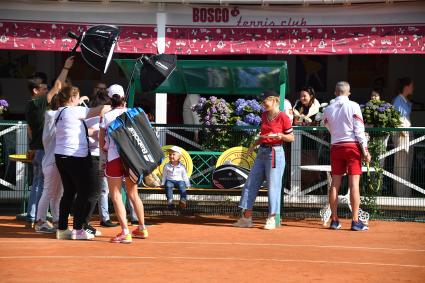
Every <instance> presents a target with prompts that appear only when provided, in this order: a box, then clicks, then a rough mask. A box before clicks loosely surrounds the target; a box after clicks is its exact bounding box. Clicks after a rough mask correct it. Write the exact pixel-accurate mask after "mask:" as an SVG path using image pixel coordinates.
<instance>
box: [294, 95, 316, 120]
mask: <svg viewBox="0 0 425 283" xmlns="http://www.w3.org/2000/svg"><path fill="white" fill-rule="evenodd" d="M293 111H294V125H296V126H308V125H310V124H311V123H312V122H313V121H314V118H315V116H316V114H317V113H319V111H320V103H319V101H318V100H317V99H316V94H315V92H314V89H313V88H312V87H301V89H300V99H299V100H297V101H296V102H295V104H294V109H293Z"/></svg>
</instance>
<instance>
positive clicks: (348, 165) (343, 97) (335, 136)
mask: <svg viewBox="0 0 425 283" xmlns="http://www.w3.org/2000/svg"><path fill="white" fill-rule="evenodd" d="M349 95H350V85H349V84H348V83H347V82H338V83H337V84H336V86H335V96H336V98H335V102H334V103H332V104H331V105H329V106H328V107H326V109H325V110H324V113H323V121H324V123H325V126H326V128H328V130H329V132H330V134H331V144H332V146H331V167H332V184H331V189H330V192H329V204H330V206H331V210H332V216H331V218H332V221H331V226H330V228H331V229H334V230H338V229H340V228H341V224H340V223H339V220H338V215H337V208H338V192H339V188H340V186H341V180H342V177H343V176H344V175H345V174H347V175H348V184H349V187H350V200H351V207H352V213H353V215H352V222H351V230H354V231H362V230H368V227H367V225H365V224H364V223H363V222H361V221H360V220H359V218H358V214H359V207H360V188H359V183H360V175H361V174H362V158H363V159H364V160H365V161H366V162H370V154H369V152H368V150H367V139H366V135H365V131H364V130H365V128H364V123H363V117H362V112H361V110H360V106H359V104H357V103H356V102H354V101H351V100H350V99H349V98H348V96H349Z"/></svg>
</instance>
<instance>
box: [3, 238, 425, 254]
mask: <svg viewBox="0 0 425 283" xmlns="http://www.w3.org/2000/svg"><path fill="white" fill-rule="evenodd" d="M52 242H56V243H61V244H62V243H76V242H75V241H63V240H61V241H60V242H59V241H57V240H55V239H51V240H45V239H41V240H26V241H15V240H12V241H1V240H0V244H10V243H18V244H34V243H52ZM92 243H102V244H103V243H104V242H103V241H102V242H101V241H92ZM143 244H144V245H145V244H151V245H156V244H158V245H175V244H178V245H205V246H213V245H217V246H260V247H287V248H317V249H350V250H372V251H379V250H381V251H401V252H419V253H422V252H425V249H407V248H386V247H362V246H335V245H302V244H280V243H274V244H273V243H240V242H189V241H143Z"/></svg>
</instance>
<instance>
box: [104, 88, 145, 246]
mask: <svg viewBox="0 0 425 283" xmlns="http://www.w3.org/2000/svg"><path fill="white" fill-rule="evenodd" d="M108 96H109V97H110V98H111V101H112V110H111V111H110V112H108V113H105V115H104V116H103V117H102V121H101V123H100V132H99V146H100V148H101V150H102V149H103V150H105V151H107V156H108V158H107V162H106V168H105V175H106V177H107V178H108V184H109V194H110V196H111V199H112V202H113V204H114V209H115V213H116V214H117V217H118V221H119V223H120V225H121V229H122V231H121V232H120V233H119V234H118V235H116V236H115V237H113V238H112V239H111V242H112V243H124V244H129V243H131V242H132V237H134V238H142V239H145V238H147V237H148V230H147V229H146V226H145V220H144V219H145V216H144V208H143V203H142V200H141V199H140V197H139V193H138V188H137V184H135V183H133V182H132V181H131V180H130V178H128V171H127V170H125V168H124V166H123V164H122V162H121V159H120V156H119V153H118V150H117V146H116V144H115V142H114V141H113V140H112V138H110V137H109V136H107V134H106V131H107V129H108V127H109V125H110V124H111V123H112V122H113V121H114V120H115V119H116V118H117V117H118V116H120V115H121V114H123V113H124V112H126V111H127V109H126V108H125V94H124V89H123V88H122V86H120V85H117V84H115V85H111V86H110V87H109V88H108ZM123 178H124V179H125V185H126V189H127V196H128V198H129V199H130V201H131V203H132V204H133V207H134V209H135V210H136V214H137V218H138V219H139V227H137V228H136V229H135V230H134V231H132V232H131V234H130V231H129V229H128V224H127V217H126V211H125V205H124V203H123V201H122V196H121V183H122V180H123Z"/></svg>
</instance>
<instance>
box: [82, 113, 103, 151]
mask: <svg viewBox="0 0 425 283" xmlns="http://www.w3.org/2000/svg"><path fill="white" fill-rule="evenodd" d="M85 122H86V126H87V128H89V129H90V128H91V129H93V130H95V131H96V132H97V134H95V135H94V136H91V137H89V145H90V153H91V155H92V156H99V122H100V117H99V116H96V117H93V118H89V119H87V120H86V121H85Z"/></svg>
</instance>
